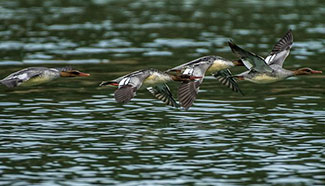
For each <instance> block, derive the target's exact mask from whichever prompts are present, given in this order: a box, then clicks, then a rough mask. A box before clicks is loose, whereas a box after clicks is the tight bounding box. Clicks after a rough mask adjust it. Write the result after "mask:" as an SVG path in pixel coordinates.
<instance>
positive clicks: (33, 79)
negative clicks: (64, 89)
mask: <svg viewBox="0 0 325 186" xmlns="http://www.w3.org/2000/svg"><path fill="white" fill-rule="evenodd" d="M76 76H90V74H87V73H83V72H79V71H78V70H73V69H72V68H71V67H63V68H47V67H29V68H25V69H22V70H20V71H17V72H14V73H12V74H10V75H9V76H7V77H5V78H4V79H2V80H0V83H1V84H3V85H5V86H7V87H9V88H13V87H17V86H32V85H38V84H42V83H46V82H49V81H52V80H54V79H57V78H59V77H76Z"/></svg>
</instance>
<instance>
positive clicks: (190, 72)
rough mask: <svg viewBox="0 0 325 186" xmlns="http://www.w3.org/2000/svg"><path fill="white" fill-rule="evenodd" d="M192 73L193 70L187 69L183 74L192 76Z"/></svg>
mask: <svg viewBox="0 0 325 186" xmlns="http://www.w3.org/2000/svg"><path fill="white" fill-rule="evenodd" d="M193 71H194V69H193V68H187V69H185V70H184V72H183V74H184V75H192V74H193Z"/></svg>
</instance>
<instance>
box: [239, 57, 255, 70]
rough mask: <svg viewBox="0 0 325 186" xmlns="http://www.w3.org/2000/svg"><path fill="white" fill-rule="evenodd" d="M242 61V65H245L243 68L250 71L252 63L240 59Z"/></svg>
mask: <svg viewBox="0 0 325 186" xmlns="http://www.w3.org/2000/svg"><path fill="white" fill-rule="evenodd" d="M242 61H243V63H244V65H245V67H246V68H247V69H248V70H250V69H252V68H253V65H252V63H251V62H249V61H248V60H245V59H242Z"/></svg>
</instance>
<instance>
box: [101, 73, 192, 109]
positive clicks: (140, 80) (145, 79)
mask: <svg viewBox="0 0 325 186" xmlns="http://www.w3.org/2000/svg"><path fill="white" fill-rule="evenodd" d="M191 79H195V77H190V76H185V75H184V76H176V75H170V74H167V73H165V72H161V71H159V70H157V69H144V70H138V71H135V72H132V73H130V74H127V75H125V76H122V77H119V78H117V79H114V80H112V81H103V82H102V83H100V85H99V86H114V87H117V89H116V90H115V92H114V97H115V100H116V102H118V103H128V102H129V101H130V100H131V99H132V98H133V97H134V96H135V94H136V91H137V90H138V89H140V87H141V86H142V85H144V87H146V88H147V90H148V91H149V92H150V93H151V94H152V95H153V96H154V97H155V98H157V99H159V100H161V101H163V102H164V103H165V104H167V105H170V106H173V107H178V104H177V102H176V101H175V99H174V98H173V96H172V93H171V92H170V89H169V87H168V86H167V84H166V82H168V81H172V80H173V81H185V80H191Z"/></svg>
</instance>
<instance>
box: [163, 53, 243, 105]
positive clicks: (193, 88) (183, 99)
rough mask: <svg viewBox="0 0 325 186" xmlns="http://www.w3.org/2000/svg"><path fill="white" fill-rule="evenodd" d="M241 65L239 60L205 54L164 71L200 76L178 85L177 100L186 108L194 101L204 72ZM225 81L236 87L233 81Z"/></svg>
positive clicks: (213, 71)
mask: <svg viewBox="0 0 325 186" xmlns="http://www.w3.org/2000/svg"><path fill="white" fill-rule="evenodd" d="M241 65H242V63H241V62H240V61H230V60H227V59H225V58H223V57H220V56H205V57H201V58H198V59H195V60H193V61H190V62H188V63H185V64H182V65H179V66H176V67H174V68H171V69H169V70H167V71H166V72H167V73H176V74H182V75H186V76H194V77H200V78H197V79H196V80H194V81H183V82H182V84H181V85H180V86H179V89H178V100H179V102H180V104H181V106H182V107H184V108H185V109H188V108H189V107H190V106H192V104H193V102H194V101H195V99H196V97H197V94H198V91H199V87H200V85H201V83H202V82H203V79H204V76H205V74H206V73H217V72H218V71H220V70H224V69H228V68H231V67H234V66H241ZM227 83H233V86H232V87H236V88H238V86H237V84H236V82H235V81H229V80H227ZM236 90H237V91H238V90H239V88H238V89H236Z"/></svg>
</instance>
